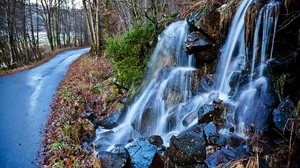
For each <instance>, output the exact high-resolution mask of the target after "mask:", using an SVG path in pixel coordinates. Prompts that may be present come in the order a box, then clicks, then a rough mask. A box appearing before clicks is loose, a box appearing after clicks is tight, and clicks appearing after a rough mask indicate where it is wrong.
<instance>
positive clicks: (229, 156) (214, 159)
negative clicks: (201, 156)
mask: <svg viewBox="0 0 300 168" xmlns="http://www.w3.org/2000/svg"><path fill="white" fill-rule="evenodd" d="M234 158H235V153H234V152H233V151H232V150H229V149H227V148H225V147H222V148H221V149H220V150H217V151H216V152H214V153H212V154H211V155H210V156H209V157H207V158H206V159H205V163H206V165H207V166H208V167H217V166H218V165H220V164H223V163H228V162H229V161H230V160H233V159H234Z"/></svg>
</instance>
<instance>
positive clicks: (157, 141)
mask: <svg viewBox="0 0 300 168" xmlns="http://www.w3.org/2000/svg"><path fill="white" fill-rule="evenodd" d="M148 141H149V142H150V143H151V144H152V145H154V146H156V147H157V148H162V147H163V144H164V140H163V139H162V138H161V136H159V135H152V136H150V137H149V138H148Z"/></svg>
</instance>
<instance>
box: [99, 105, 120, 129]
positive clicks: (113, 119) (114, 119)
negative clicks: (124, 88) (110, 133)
mask: <svg viewBox="0 0 300 168" xmlns="http://www.w3.org/2000/svg"><path fill="white" fill-rule="evenodd" d="M123 115H124V110H120V109H119V110H117V111H116V112H115V113H114V114H113V115H111V116H108V117H107V118H105V119H103V120H101V121H99V122H98V123H97V125H98V126H101V127H103V128H106V129H112V128H114V127H116V126H118V123H119V122H120V120H121V119H122V116H123Z"/></svg>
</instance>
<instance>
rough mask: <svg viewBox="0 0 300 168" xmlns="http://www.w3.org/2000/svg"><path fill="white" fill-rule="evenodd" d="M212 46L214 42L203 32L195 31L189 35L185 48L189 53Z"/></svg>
mask: <svg viewBox="0 0 300 168" xmlns="http://www.w3.org/2000/svg"><path fill="white" fill-rule="evenodd" d="M212 46H213V45H212V43H211V42H210V41H209V40H208V39H207V38H206V37H205V36H204V35H203V34H202V33H200V32H199V31H193V32H192V33H190V34H189V35H188V36H187V38H186V42H185V44H184V49H185V51H186V52H187V53H188V54H193V53H197V52H201V51H203V50H205V49H208V48H211V47H212Z"/></svg>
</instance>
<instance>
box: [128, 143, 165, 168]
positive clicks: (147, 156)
mask: <svg viewBox="0 0 300 168" xmlns="http://www.w3.org/2000/svg"><path fill="white" fill-rule="evenodd" d="M126 149H127V151H128V153H129V155H130V161H131V167H132V168H144V167H149V168H150V167H152V168H155V167H164V163H163V161H162V159H161V157H160V155H159V154H158V153H157V151H156V148H155V146H154V145H153V144H151V143H150V142H149V141H148V140H147V139H145V138H140V139H137V140H135V141H133V142H132V143H131V144H129V145H127V147H126Z"/></svg>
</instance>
